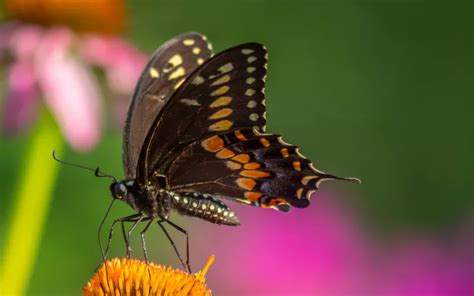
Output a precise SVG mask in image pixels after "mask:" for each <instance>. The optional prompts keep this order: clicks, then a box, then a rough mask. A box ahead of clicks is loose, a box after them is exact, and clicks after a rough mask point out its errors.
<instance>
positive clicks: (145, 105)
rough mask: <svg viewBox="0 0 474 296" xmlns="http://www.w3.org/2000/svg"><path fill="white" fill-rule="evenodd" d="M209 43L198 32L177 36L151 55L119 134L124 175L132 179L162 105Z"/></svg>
mask: <svg viewBox="0 0 474 296" xmlns="http://www.w3.org/2000/svg"><path fill="white" fill-rule="evenodd" d="M212 55H213V52H212V46H211V44H210V43H209V42H208V41H207V38H206V37H205V36H203V35H201V34H199V33H187V34H183V35H181V36H178V37H176V38H174V39H172V40H170V41H168V42H167V43H165V44H164V45H163V46H162V47H160V48H159V49H158V50H157V51H156V52H155V53H154V54H153V56H152V57H151V59H150V61H149V62H148V64H147V66H146V67H145V70H144V71H143V73H142V75H141V77H140V80H139V82H138V84H137V87H136V89H135V93H134V95H133V98H132V101H131V104H130V107H129V111H128V114H127V121H126V124H125V129H124V135H123V150H124V153H123V162H124V169H125V175H126V177H127V178H134V177H135V174H136V166H137V163H138V158H139V155H140V150H141V147H142V144H143V142H144V140H145V137H146V135H147V133H148V131H149V129H150V127H151V126H152V124H153V121H154V120H155V118H156V115H157V114H159V112H160V111H161V109H162V108H163V106H164V105H165V104H166V103H167V102H168V101H169V99H170V97H171V96H172V94H173V93H174V92H175V90H176V89H177V88H178V87H179V85H180V84H181V83H183V81H184V80H185V78H186V77H188V76H189V75H190V74H191V73H192V72H193V71H194V70H195V69H196V68H197V67H198V66H199V65H201V64H202V63H204V62H205V61H206V60H208V59H209V58H211V56H212Z"/></svg>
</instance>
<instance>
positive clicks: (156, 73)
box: [150, 67, 160, 78]
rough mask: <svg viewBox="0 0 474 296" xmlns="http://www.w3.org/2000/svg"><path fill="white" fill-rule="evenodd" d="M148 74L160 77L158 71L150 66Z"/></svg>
mask: <svg viewBox="0 0 474 296" xmlns="http://www.w3.org/2000/svg"><path fill="white" fill-rule="evenodd" d="M150 76H151V77H153V78H158V77H160V72H158V70H156V69H155V68H153V67H151V68H150Z"/></svg>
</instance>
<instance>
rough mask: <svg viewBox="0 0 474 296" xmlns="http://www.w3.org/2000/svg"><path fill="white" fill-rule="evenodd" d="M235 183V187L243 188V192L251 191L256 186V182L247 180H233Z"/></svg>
mask: <svg viewBox="0 0 474 296" xmlns="http://www.w3.org/2000/svg"><path fill="white" fill-rule="evenodd" d="M235 182H236V183H237V185H239V187H240V188H243V189H245V190H252V189H253V188H254V187H255V185H257V182H255V181H254V180H252V179H249V178H239V179H237V180H235Z"/></svg>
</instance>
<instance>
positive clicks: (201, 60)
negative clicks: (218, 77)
mask: <svg viewBox="0 0 474 296" xmlns="http://www.w3.org/2000/svg"><path fill="white" fill-rule="evenodd" d="M196 61H197V63H198V65H201V64H202V63H204V59H203V58H198V59H197V60H196Z"/></svg>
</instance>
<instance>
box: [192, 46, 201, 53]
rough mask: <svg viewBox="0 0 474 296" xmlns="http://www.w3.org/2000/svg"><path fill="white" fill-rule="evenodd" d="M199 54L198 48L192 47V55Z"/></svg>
mask: <svg viewBox="0 0 474 296" xmlns="http://www.w3.org/2000/svg"><path fill="white" fill-rule="evenodd" d="M200 52H201V49H200V48H199V47H194V48H193V53H194V54H199V53H200Z"/></svg>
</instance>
